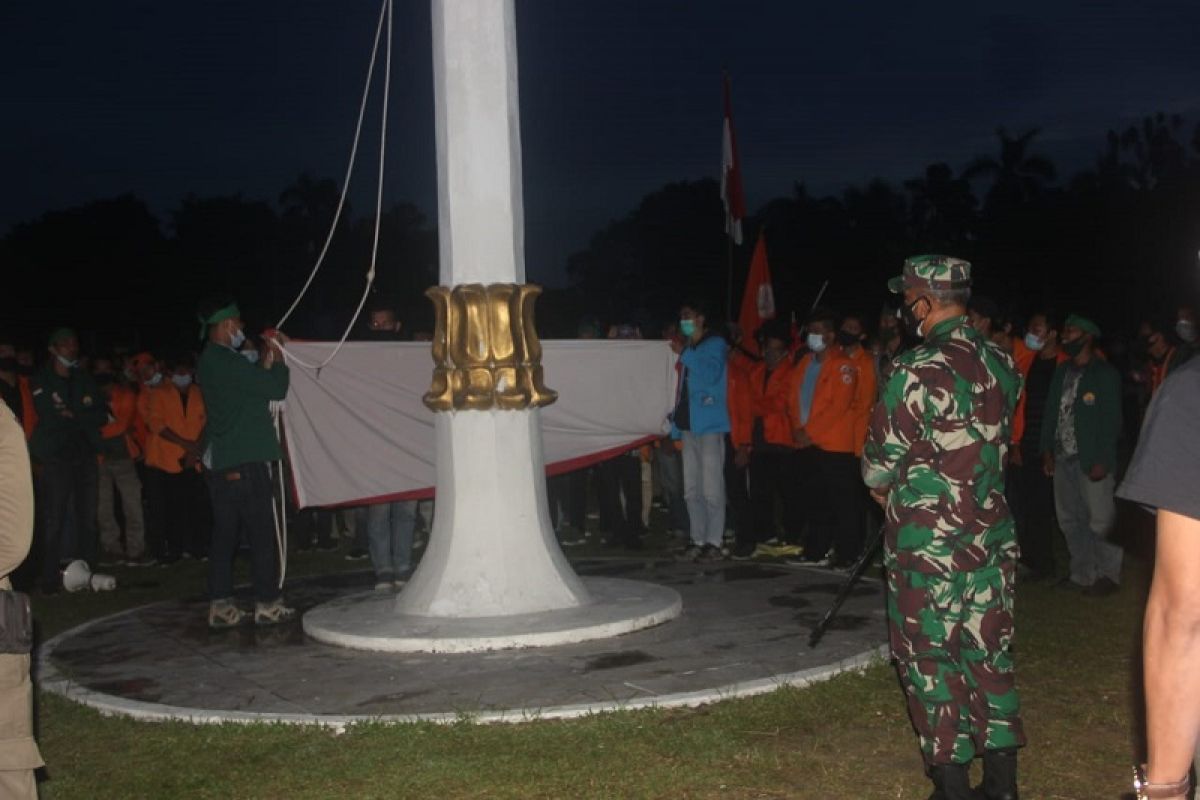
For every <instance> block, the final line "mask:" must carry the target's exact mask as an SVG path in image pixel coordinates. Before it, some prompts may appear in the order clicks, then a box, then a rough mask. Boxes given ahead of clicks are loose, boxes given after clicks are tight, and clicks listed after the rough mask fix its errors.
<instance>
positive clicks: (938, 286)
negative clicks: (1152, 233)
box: [862, 255, 1025, 800]
mask: <svg viewBox="0 0 1200 800" xmlns="http://www.w3.org/2000/svg"><path fill="white" fill-rule="evenodd" d="M888 286H889V288H890V289H891V290H892V291H893V292H896V293H898V294H903V300H902V305H901V307H900V310H901V313H902V315H903V316H904V317H905V320H906V327H907V329H908V330H910V331H912V332H914V333H916V334H917V335H919V336H921V337H923V338H924V340H925V341H924V342H923V343H922V344H921V345H919V346H917V347H915V348H913V349H912V350H909V351H906V352H905V353H903V354H902V355H900V356H899V357H898V358H897V359H896V360H895V369H894V371H893V373H892V375H891V376H890V377H889V378H888V381H887V384H886V386H885V388H884V391H883V398H882V400H881V402H880V403H879V404H878V405H877V406H876V408H875V411H874V413H873V415H872V418H871V425H870V428H869V429H868V433H867V441H866V445H865V447H864V451H863V459H862V471H863V479H864V480H865V481H866V484H867V486H868V487H870V489H871V492H872V495H873V496H874V497H875V499H876V500H877V501H878V502H879V503H880V504H881V505H882V506H883V507H884V510H885V518H886V522H885V525H886V536H885V539H884V565H885V568H886V571H887V584H888V629H889V639H890V643H891V650H892V656H893V658H894V660H895V662H896V667H897V672H898V673H899V676H900V682H901V684H902V685H903V686H904V690H905V693H906V695H907V697H908V707H909V716H910V718H911V719H912V723H913V727H914V728H916V730H917V735H918V737H919V738H920V742H921V752H922V754H923V756H924V759H925V764H926V768H927V770H928V773H929V776H930V777H931V778H932V779H933V782H934V786H935V791H934V793H933V795H931V800H932V799H937V800H966V799H967V798H974V797H977V796H982V797H985V798H987V799H988V800H1016V798H1017V749H1018V748H1019V747H1022V746H1023V745H1024V744H1025V734H1024V731H1023V728H1022V724H1021V717H1020V703H1019V701H1018V697H1017V690H1016V685H1015V681H1014V675H1013V660H1012V653H1011V641H1012V634H1013V617H1012V602H1013V576H1014V573H1015V571H1016V558H1017V544H1016V535H1015V531H1014V526H1013V520H1012V517H1011V515H1010V513H1009V510H1008V505H1007V503H1006V501H1005V498H1004V465H1005V461H1006V459H1007V455H1008V446H1009V442H1010V441H1011V431H1010V426H1011V422H1012V414H1013V409H1014V408H1015V406H1016V404H1017V397H1018V395H1019V394H1020V388H1021V379H1020V377H1019V375H1018V374H1017V370H1016V366H1015V365H1014V364H1013V362H1012V359H1011V358H1010V357H1009V356H1008V355H1007V354H1006V353H1004V352H1003V351H1002V350H1001V349H1000V348H999V347H996V346H995V345H994V344H992V343H990V342H988V341H987V340H986V339H984V337H983V336H981V335H980V333H979V332H978V331H976V330H975V329H974V328H973V327H971V325H970V323H969V321H968V319H967V315H966V302H967V300H968V299H969V297H970V286H971V265H970V264H969V263H967V262H966V261H962V260H959V259H956V258H949V257H947V256H936V255H931V256H916V257H913V258H910V259H908V260H907V261H905V262H904V270H903V274H902V275H901V276H900V277H898V278H894V279H892V281H890V282H889V284H888ZM980 754H982V756H983V786H982V787H981V794H980V795H975V794H972V789H971V785H970V776H969V770H970V765H971V762H972V759H973V758H974V757H975V756H977V755H980Z"/></svg>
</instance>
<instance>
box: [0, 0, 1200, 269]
mask: <svg viewBox="0 0 1200 800" xmlns="http://www.w3.org/2000/svg"><path fill="white" fill-rule="evenodd" d="M378 9H379V6H378V4H377V3H376V2H375V1H374V0H371V1H370V2H367V0H338V2H334V0H320V1H319V2H314V1H313V0H288V1H287V2H283V0H252V1H248V0H210V2H204V3H196V2H193V3H181V2H166V3H163V2H155V3H150V2H120V0H118V2H112V3H87V4H83V3H78V2H66V3H16V2H9V3H4V4H3V7H0V30H3V31H4V33H5V36H4V40H5V45H4V47H3V48H0V70H2V74H3V75H4V76H5V81H4V102H3V103H0V130H3V138H2V139H0V141H2V142H3V149H2V151H0V152H3V164H4V178H5V180H4V183H5V191H4V192H3V193H2V195H0V232H3V231H5V230H7V228H8V226H9V225H11V224H13V223H15V222H19V221H22V220H27V219H32V218H35V217H37V216H38V215H40V214H41V213H42V212H44V211H47V210H50V209H54V208H62V207H67V206H71V205H76V204H79V203H82V202H85V201H87V200H91V199H98V198H102V197H109V196H113V195H116V194H120V193H122V192H126V191H133V192H135V193H137V194H138V195H140V196H142V197H144V198H146V199H147V200H148V201H149V202H150V203H151V204H152V207H153V208H154V209H155V211H156V212H157V213H159V214H160V216H162V217H163V218H164V219H165V217H166V213H167V212H168V211H169V210H170V209H171V208H172V207H173V206H174V204H175V203H176V202H177V201H178V200H179V198H180V197H182V196H183V195H184V194H185V193H187V192H194V193H196V194H199V195H206V194H229V193H234V192H237V191H242V192H244V193H245V194H247V195H248V196H251V197H261V198H275V197H276V196H277V195H278V193H279V191H280V190H281V189H282V188H283V187H285V186H286V185H287V184H288V183H289V182H290V181H291V180H292V179H294V177H295V176H296V175H297V174H299V173H300V172H301V171H303V170H309V171H311V172H313V173H314V174H316V175H319V176H328V177H336V178H339V179H340V176H341V174H342V171H343V169H344V164H345V158H346V156H347V154H348V151H349V145H350V140H351V134H352V131H353V123H354V115H355V113H356V111H357V105H358V99H359V92H360V91H361V81H362V78H363V76H364V74H365V69H366V63H367V58H368V56H369V44H370V37H371V34H372V32H373V31H374V25H375V20H376V16H377V13H378ZM517 14H518V42H519V46H520V56H521V64H520V67H521V105H522V132H523V139H524V146H525V150H524V160H525V187H526V189H525V201H526V219H527V260H528V265H529V274H530V277H531V278H532V279H535V280H542V281H544V282H548V283H558V282H560V281H561V276H562V272H561V267H562V264H563V263H564V261H565V258H566V256H567V255H568V254H569V253H570V252H571V251H573V250H576V249H579V248H581V247H583V246H584V245H585V244H586V242H587V239H588V237H589V235H590V234H591V233H592V232H593V231H595V230H596V229H597V228H598V227H600V226H601V225H603V224H604V223H605V222H607V221H608V220H610V219H612V218H614V217H617V216H620V215H622V214H623V213H625V212H626V211H628V210H629V209H631V208H632V207H633V206H634V205H635V204H636V202H637V201H638V200H639V199H640V198H641V196H642V195H644V194H645V193H647V192H649V191H651V190H653V189H655V188H657V187H659V186H661V185H662V184H663V183H665V182H667V181H671V180H678V179H684V178H700V177H706V176H707V177H715V176H716V174H717V172H718V168H719V163H720V115H721V96H720V74H721V69H722V67H727V68H728V69H729V70H730V72H731V74H732V76H733V79H734V106H735V116H736V122H737V127H738V136H739V139H740V153H741V157H742V160H743V163H744V168H745V172H746V193H747V197H748V202H749V204H750V206H751V208H755V207H757V206H758V205H760V204H761V203H763V202H765V201H766V200H768V199H770V198H771V197H774V196H778V195H781V194H785V193H787V192H788V191H789V190H790V187H791V185H792V183H793V182H795V181H804V182H806V183H807V184H808V185H809V186H810V188H811V189H814V190H816V191H820V192H825V191H840V190H841V189H842V188H843V187H844V186H845V185H847V184H850V183H861V182H864V181H866V180H868V179H870V178H872V177H874V176H877V175H878V176H883V177H886V178H891V179H895V180H900V179H903V178H906V177H910V176H912V175H915V174H916V173H918V172H919V171H921V170H922V169H923V167H924V166H925V165H926V164H928V163H930V162H932V161H936V160H946V161H949V162H950V163H951V164H952V165H954V166H955V167H961V166H962V165H963V164H964V163H965V162H966V161H968V160H969V159H970V158H971V157H973V156H975V155H979V154H982V153H990V152H992V151H993V150H994V149H995V148H994V142H995V137H994V133H993V131H994V129H995V127H996V126H997V125H1001V124H1002V125H1005V126H1007V127H1008V128H1009V130H1010V131H1021V130H1024V129H1026V128H1028V127H1032V126H1041V127H1042V128H1043V133H1042V135H1041V137H1040V138H1039V142H1040V147H1039V149H1040V151H1041V152H1043V153H1045V154H1047V155H1049V156H1051V157H1052V158H1053V159H1054V160H1055V161H1056V162H1057V163H1058V165H1059V168H1060V172H1061V173H1070V172H1073V171H1075V170H1077V169H1079V168H1082V167H1084V166H1087V165H1089V164H1090V163H1091V161H1092V159H1093V157H1094V156H1095V155H1096V154H1097V153H1098V152H1099V150H1100V147H1101V145H1102V140H1103V135H1104V132H1105V130H1106V129H1107V128H1109V127H1113V126H1123V125H1126V124H1128V123H1129V122H1131V121H1133V120H1135V119H1136V118H1138V117H1140V116H1142V115H1144V114H1146V113H1149V112H1154V111H1158V110H1165V111H1174V112H1180V113H1184V114H1186V115H1189V116H1190V119H1191V121H1193V122H1194V121H1197V120H1200V114H1197V113H1196V112H1197V111H1198V110H1200V48H1197V47H1196V42H1197V41H1198V40H1200V37H1198V36H1197V34H1198V33H1200V3H1196V2H1177V3H1161V2H1160V3H1132V2H1129V1H1128V0H1121V1H1120V2H1088V3H1084V2H1076V3H1055V2H1046V1H1045V0H1042V1H1040V2H1027V1H1026V0H1013V1H1012V2H1009V3H1005V4H1003V5H1002V6H996V5H994V4H987V6H986V7H985V4H981V3H958V4H955V5H953V6H950V5H946V6H944V7H942V6H940V4H917V3H903V4H902V3H890V2H889V3H883V2H874V3H844V4H820V5H819V6H818V5H817V4H810V3H802V2H795V1H794V0H776V1H775V2H752V1H743V2H719V1H718V0H689V1H688V2H675V1H673V2H665V1H664V2H654V1H652V0H640V1H637V0H604V2H595V1H594V0H570V1H569V2H567V1H566V0H519V2H518V7H517ZM429 35H430V33H429V8H428V2H426V0H396V36H395V46H396V51H395V56H394V59H395V61H394V74H393V81H392V109H393V111H392V115H391V117H390V121H389V125H390V126H391V132H392V135H391V137H390V141H389V147H388V176H387V197H388V198H389V199H391V200H393V201H395V200H402V199H408V200H412V201H414V202H416V203H417V204H418V205H419V206H421V207H422V208H423V209H424V210H426V212H427V213H428V214H429V215H430V216H433V214H434V213H435V211H436V209H435V205H434V181H435V166H434V152H433V119H432V85H431V81H432V76H431V67H430V45H429ZM368 124H370V123H368ZM376 141H377V140H376V139H375V137H374V135H371V136H368V137H367V138H366V139H365V140H364V144H363V148H364V149H363V153H362V155H363V157H364V158H365V161H364V162H363V163H362V165H361V168H360V170H359V171H358V173H357V174H356V176H355V181H356V182H357V183H356V187H355V188H356V191H352V195H351V196H352V199H353V202H354V207H355V209H356V211H358V212H363V211H366V210H367V208H368V206H369V205H370V202H371V201H370V198H371V196H372V194H371V193H372V192H373V187H372V180H373V175H374V165H373V164H371V163H369V162H370V160H371V158H372V157H373V151H375V150H376Z"/></svg>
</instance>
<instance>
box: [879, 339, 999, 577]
mask: <svg viewBox="0 0 1200 800" xmlns="http://www.w3.org/2000/svg"><path fill="white" fill-rule="evenodd" d="M893 366H894V370H893V372H892V375H891V377H890V378H889V379H888V382H887V386H886V387H885V388H884V391H883V397H882V398H881V399H880V402H879V403H878V404H877V405H876V406H875V411H874V413H873V415H872V418H871V425H870V429H869V431H868V433H867V443H866V447H865V449H864V451H863V459H862V471H863V480H865V481H866V483H867V485H868V486H870V487H872V488H881V487H888V486H890V487H891V491H890V492H889V493H888V503H887V515H886V537H885V539H884V542H885V547H884V558H885V563H886V564H887V566H888V567H889V568H895V569H902V570H912V571H915V572H924V573H933V574H943V575H944V574H948V573H950V572H958V571H966V570H975V569H981V568H984V567H989V566H995V565H996V564H998V563H999V562H1000V561H1002V560H1003V559H1006V558H1014V557H1015V556H1016V547H1017V544H1016V534H1015V530H1014V526H1013V520H1012V517H1011V515H1010V514H1009V510H1008V504H1007V502H1006V501H1005V499H1004V465H1005V463H1006V460H1007V458H1006V457H1007V448H1008V442H1009V436H1010V433H1011V427H1012V415H1013V411H1014V409H1015V408H1016V405H1017V398H1018V396H1019V395H1020V391H1021V377H1020V374H1019V373H1018V372H1017V368H1016V365H1015V364H1014V363H1013V360H1012V359H1011V358H1010V357H1009V356H1008V354H1006V353H1005V352H1003V351H1002V350H1001V349H1000V348H999V347H997V346H995V345H993V344H991V343H989V342H987V341H986V340H985V339H983V338H982V337H981V336H980V335H979V334H978V333H976V332H975V330H974V329H973V328H971V326H970V325H969V324H967V319H966V317H956V318H954V319H949V320H944V321H943V322H941V323H939V324H938V325H936V326H934V328H933V329H932V330H931V331H930V332H929V335H928V336H927V337H926V339H925V342H924V343H923V344H921V345H920V346H918V347H916V348H914V349H912V350H909V351H907V352H905V353H902V354H901V355H900V356H898V357H897V358H896V359H895V362H894V364H893Z"/></svg>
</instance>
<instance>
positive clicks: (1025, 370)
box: [1012, 340, 1068, 444]
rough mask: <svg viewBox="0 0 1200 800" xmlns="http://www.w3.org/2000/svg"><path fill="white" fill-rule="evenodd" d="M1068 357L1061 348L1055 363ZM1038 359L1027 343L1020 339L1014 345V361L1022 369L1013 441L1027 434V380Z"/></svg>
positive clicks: (1013, 423)
mask: <svg viewBox="0 0 1200 800" xmlns="http://www.w3.org/2000/svg"><path fill="white" fill-rule="evenodd" d="M1067 358H1068V356H1067V354H1066V353H1064V352H1063V351H1062V350H1061V349H1060V350H1059V351H1058V355H1057V356H1055V359H1056V360H1055V364H1061V363H1062V362H1064V361H1066V360H1067ZM1036 360H1037V351H1036V350H1030V349H1029V348H1028V347H1026V346H1025V343H1024V342H1022V341H1020V340H1018V341H1017V342H1015V343H1014V346H1013V361H1015V362H1017V369H1019V370H1020V371H1021V379H1022V383H1021V396H1020V398H1019V399H1018V400H1017V408H1016V410H1015V411H1014V412H1013V422H1012V443H1013V444H1020V443H1021V439H1022V437H1024V436H1025V383H1024V381H1025V380H1028V379H1029V370H1030V369H1032V368H1033V362H1034V361H1036Z"/></svg>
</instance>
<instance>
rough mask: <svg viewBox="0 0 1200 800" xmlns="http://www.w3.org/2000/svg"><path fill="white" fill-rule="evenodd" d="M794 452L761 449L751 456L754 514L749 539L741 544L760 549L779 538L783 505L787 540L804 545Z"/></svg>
mask: <svg viewBox="0 0 1200 800" xmlns="http://www.w3.org/2000/svg"><path fill="white" fill-rule="evenodd" d="M794 455H795V453H794V451H793V450H792V449H791V448H784V447H772V446H771V445H766V446H763V447H757V448H755V449H754V450H753V451H752V452H751V453H750V513H751V519H752V520H753V522H752V524H751V525H749V526H748V527H747V530H746V535H745V536H744V537H743V536H742V532H741V531H738V543H739V544H743V545H756V544H758V543H759V542H765V541H767V540H768V539H771V538H773V537H775V535H776V527H777V526H776V520H777V518H778V517H777V515H776V506H777V502H778V504H781V505H782V519H783V537H782V538H783V539H784V540H785V541H788V542H796V543H799V541H800V530H799V528H798V527H797V505H798V502H797V499H798V498H797V496H796V465H795V463H794V459H793V457H794Z"/></svg>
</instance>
